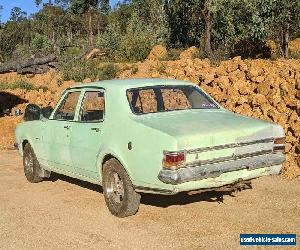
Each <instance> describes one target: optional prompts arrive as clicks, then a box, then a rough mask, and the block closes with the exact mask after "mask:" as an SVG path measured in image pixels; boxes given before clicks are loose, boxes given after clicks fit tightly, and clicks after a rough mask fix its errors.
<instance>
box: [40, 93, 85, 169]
mask: <svg viewBox="0 0 300 250" xmlns="http://www.w3.org/2000/svg"><path fill="white" fill-rule="evenodd" d="M80 94H81V92H80V91H73V92H68V93H67V94H66V95H65V96H64V97H63V100H62V101H61V102H60V104H59V106H58V108H57V109H56V111H55V113H54V115H53V117H52V118H51V119H49V121H47V126H46V131H45V136H44V142H45V144H44V145H45V147H46V153H47V156H48V162H49V165H50V167H54V168H58V169H62V170H64V171H67V172H73V167H72V157H71V150H70V140H71V132H72V129H73V124H74V120H75V113H76V109H77V105H78V100H79V96H80Z"/></svg>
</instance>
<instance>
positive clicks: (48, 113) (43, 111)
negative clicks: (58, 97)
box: [41, 106, 53, 119]
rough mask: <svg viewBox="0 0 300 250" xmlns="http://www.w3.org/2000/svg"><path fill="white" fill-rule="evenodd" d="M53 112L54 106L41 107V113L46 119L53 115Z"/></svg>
mask: <svg viewBox="0 0 300 250" xmlns="http://www.w3.org/2000/svg"><path fill="white" fill-rule="evenodd" d="M52 112H53V108H52V107H51V106H48V107H46V108H42V109H41V114H42V116H43V117H44V118H46V119H49V117H50V116H51V114H52Z"/></svg>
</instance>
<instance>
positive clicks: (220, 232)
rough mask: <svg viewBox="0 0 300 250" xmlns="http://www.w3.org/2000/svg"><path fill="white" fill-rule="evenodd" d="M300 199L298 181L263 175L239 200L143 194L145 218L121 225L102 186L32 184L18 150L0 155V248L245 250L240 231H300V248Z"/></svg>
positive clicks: (66, 181)
mask: <svg viewBox="0 0 300 250" xmlns="http://www.w3.org/2000/svg"><path fill="white" fill-rule="evenodd" d="M299 194H300V179H299V178H298V179H294V180H284V179H282V177H278V176H277V177H263V178H260V179H258V180H254V181H253V189H248V190H244V191H242V192H239V193H235V194H234V196H230V195H228V194H224V196H223V197H222V193H213V192H212V193H206V194H198V195H194V196H188V195H183V194H181V195H176V196H167V197H166V196H159V195H142V203H141V206H140V210H139V212H138V214H137V215H135V216H132V217H129V218H125V219H118V218H116V217H113V216H112V215H111V214H110V213H109V212H108V210H107V208H106V205H105V202H104V198H103V195H102V193H101V189H100V187H98V186H96V185H92V184H88V183H85V182H81V181H78V180H75V179H71V178H68V177H64V176H58V179H57V180H55V181H54V179H53V180H49V181H44V182H42V183H39V184H30V183H28V182H27V181H26V180H25V177H24V175H23V169H22V162H21V159H20V157H19V156H18V154H17V152H16V151H0V249H5V250H8V249H239V248H240V246H239V234H240V233H297V235H298V247H299V235H300V199H299ZM222 198H223V201H222ZM242 249H258V248H256V247H249V248H247V247H243V248H242ZM259 249H261V248H259ZM268 249H269V248H268ZM272 249H276V248H273V247H272ZM278 249H286V248H284V247H280V248H278ZM292 249H296V247H295V248H292Z"/></svg>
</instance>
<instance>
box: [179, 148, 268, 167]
mask: <svg viewBox="0 0 300 250" xmlns="http://www.w3.org/2000/svg"><path fill="white" fill-rule="evenodd" d="M272 152H273V150H272V149H270V150H262V151H256V152H253V153H246V154H241V155H235V154H232V155H230V156H225V157H219V158H213V159H210V160H204V161H203V160H200V161H193V162H190V163H186V164H184V165H182V167H193V166H195V165H196V166H203V165H208V164H215V163H222V162H225V161H235V160H241V159H244V158H249V157H255V156H261V155H265V154H270V153H272Z"/></svg>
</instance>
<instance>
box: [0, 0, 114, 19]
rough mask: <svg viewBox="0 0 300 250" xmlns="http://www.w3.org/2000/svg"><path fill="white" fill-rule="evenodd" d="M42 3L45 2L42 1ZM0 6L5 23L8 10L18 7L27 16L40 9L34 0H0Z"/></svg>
mask: <svg viewBox="0 0 300 250" xmlns="http://www.w3.org/2000/svg"><path fill="white" fill-rule="evenodd" d="M44 2H47V1H45V0H44ZM117 2H119V0H110V4H111V5H112V6H113V5H115V4H116V3H117ZM0 5H2V6H3V10H2V11H1V14H0V16H1V21H2V22H6V21H7V20H8V19H9V17H10V10H11V9H12V8H13V7H20V8H21V9H22V10H23V11H25V12H27V14H28V15H30V14H32V13H35V12H37V11H39V9H40V8H37V7H36V5H35V3H34V0H0Z"/></svg>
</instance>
